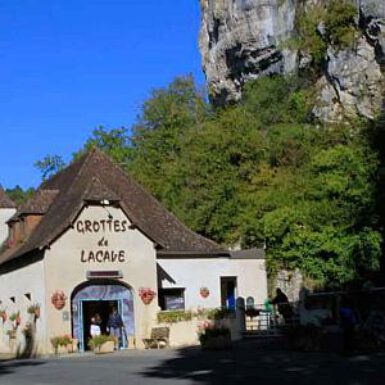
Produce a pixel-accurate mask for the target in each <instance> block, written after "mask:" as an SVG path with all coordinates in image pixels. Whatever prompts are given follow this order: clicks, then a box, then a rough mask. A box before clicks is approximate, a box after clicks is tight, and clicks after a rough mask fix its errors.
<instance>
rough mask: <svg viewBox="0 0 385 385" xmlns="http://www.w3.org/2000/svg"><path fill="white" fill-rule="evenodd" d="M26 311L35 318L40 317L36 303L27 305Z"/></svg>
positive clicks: (38, 306)
mask: <svg viewBox="0 0 385 385" xmlns="http://www.w3.org/2000/svg"><path fill="white" fill-rule="evenodd" d="M27 312H28V313H29V314H32V315H34V316H35V318H40V305H39V304H38V303H36V304H34V305H31V306H29V307H28V309H27Z"/></svg>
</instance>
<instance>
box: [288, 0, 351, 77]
mask: <svg viewBox="0 0 385 385" xmlns="http://www.w3.org/2000/svg"><path fill="white" fill-rule="evenodd" d="M357 16H358V10H357V6H356V5H355V4H354V3H353V2H352V1H351V0H327V1H326V4H325V5H322V4H315V5H313V6H311V7H309V6H308V5H307V6H305V7H302V8H301V9H300V10H298V16H297V18H296V31H297V36H296V37H295V38H294V39H292V40H291V41H290V43H289V45H291V46H293V47H292V48H297V49H299V50H301V51H302V52H305V53H307V54H310V55H311V58H312V65H313V69H315V70H316V71H317V69H319V68H320V67H321V66H322V65H323V63H324V61H325V58H326V50H327V47H328V45H332V46H334V47H335V48H352V47H353V45H354V42H355V41H356V38H357V33H358V32H357V26H356V22H355V18H356V17H357Z"/></svg>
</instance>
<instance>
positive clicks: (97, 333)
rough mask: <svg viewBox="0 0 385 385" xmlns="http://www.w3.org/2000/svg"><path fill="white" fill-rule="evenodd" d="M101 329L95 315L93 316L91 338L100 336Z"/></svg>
mask: <svg viewBox="0 0 385 385" xmlns="http://www.w3.org/2000/svg"><path fill="white" fill-rule="evenodd" d="M100 334H101V330H100V326H99V325H98V324H97V323H96V319H95V317H92V318H91V326H90V335H91V338H94V337H96V336H100Z"/></svg>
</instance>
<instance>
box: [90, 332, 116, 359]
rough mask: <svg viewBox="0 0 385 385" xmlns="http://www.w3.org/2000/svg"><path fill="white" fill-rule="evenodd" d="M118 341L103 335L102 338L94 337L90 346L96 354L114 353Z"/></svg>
mask: <svg viewBox="0 0 385 385" xmlns="http://www.w3.org/2000/svg"><path fill="white" fill-rule="evenodd" d="M116 344H117V339H116V338H115V337H113V336H108V335H105V334H101V335H100V336H94V337H92V338H91V339H90V340H89V342H88V345H89V347H90V348H91V349H92V350H93V351H94V353H95V354H104V353H113V352H114V349H115V346H116Z"/></svg>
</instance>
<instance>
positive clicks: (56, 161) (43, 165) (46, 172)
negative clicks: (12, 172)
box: [35, 155, 65, 180]
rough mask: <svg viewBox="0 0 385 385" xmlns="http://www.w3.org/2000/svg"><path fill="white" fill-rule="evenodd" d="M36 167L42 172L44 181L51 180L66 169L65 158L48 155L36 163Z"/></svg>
mask: <svg viewBox="0 0 385 385" xmlns="http://www.w3.org/2000/svg"><path fill="white" fill-rule="evenodd" d="M35 167H36V168H37V169H38V170H40V172H41V174H42V179H43V180H46V179H49V178H50V177H51V176H52V175H54V174H56V173H57V172H59V171H60V170H62V169H63V168H64V167H65V162H64V160H63V158H62V157H61V156H59V155H47V156H45V157H44V158H43V159H41V160H38V161H36V162H35Z"/></svg>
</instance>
